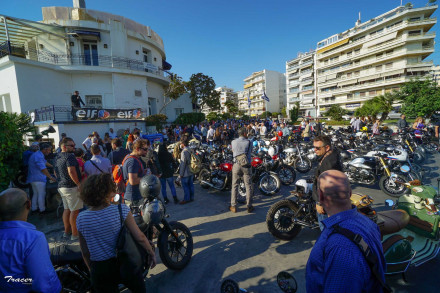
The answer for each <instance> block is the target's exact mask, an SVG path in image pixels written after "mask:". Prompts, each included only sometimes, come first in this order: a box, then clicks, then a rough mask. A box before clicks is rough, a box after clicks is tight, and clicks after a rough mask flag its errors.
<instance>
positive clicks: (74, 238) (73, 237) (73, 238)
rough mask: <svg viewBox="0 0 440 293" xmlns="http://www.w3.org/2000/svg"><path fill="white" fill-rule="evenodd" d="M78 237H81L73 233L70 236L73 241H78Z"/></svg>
mask: <svg viewBox="0 0 440 293" xmlns="http://www.w3.org/2000/svg"><path fill="white" fill-rule="evenodd" d="M78 238H79V237H78V236H73V235H72V236H71V237H70V240H71V241H76V240H78Z"/></svg>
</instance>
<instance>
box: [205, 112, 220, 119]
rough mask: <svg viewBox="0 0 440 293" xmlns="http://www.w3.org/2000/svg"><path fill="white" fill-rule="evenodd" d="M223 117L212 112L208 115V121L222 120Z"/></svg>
mask: <svg viewBox="0 0 440 293" xmlns="http://www.w3.org/2000/svg"><path fill="white" fill-rule="evenodd" d="M221 119H222V116H221V115H220V114H218V113H217V112H210V113H209V114H208V115H206V120H208V121H213V120H221Z"/></svg>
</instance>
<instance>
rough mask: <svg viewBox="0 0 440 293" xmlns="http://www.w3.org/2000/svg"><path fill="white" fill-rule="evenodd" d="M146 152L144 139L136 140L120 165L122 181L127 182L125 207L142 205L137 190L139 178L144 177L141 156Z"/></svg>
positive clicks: (139, 193)
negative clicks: (130, 151)
mask: <svg viewBox="0 0 440 293" xmlns="http://www.w3.org/2000/svg"><path fill="white" fill-rule="evenodd" d="M147 152H148V147H147V142H146V140H145V139H138V140H137V141H136V142H135V143H133V151H132V153H131V154H130V156H129V157H127V159H126V160H125V162H124V164H123V165H122V173H123V175H124V180H125V182H127V186H126V189H125V195H124V200H125V204H126V205H127V206H130V205H131V204H133V205H138V204H141V203H142V196H141V192H140V190H139V183H140V181H141V178H142V177H143V176H144V175H145V168H144V166H143V164H142V162H141V156H145V155H146V154H147Z"/></svg>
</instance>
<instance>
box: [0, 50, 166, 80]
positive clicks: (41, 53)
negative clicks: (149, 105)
mask: <svg viewBox="0 0 440 293" xmlns="http://www.w3.org/2000/svg"><path fill="white" fill-rule="evenodd" d="M10 48H11V49H8V44H7V42H5V43H3V44H0V58H2V57H4V56H7V55H11V56H15V57H20V58H24V59H27V60H33V61H37V62H42V63H46V64H52V65H58V66H90V68H91V69H92V68H93V67H92V66H99V67H106V68H117V69H128V70H134V71H142V72H148V73H150V74H153V75H155V76H159V77H161V78H162V79H165V80H167V81H169V78H168V77H165V76H164V72H166V71H164V70H163V69H162V68H159V67H157V66H155V65H153V64H151V63H146V62H142V60H136V59H130V58H125V57H117V56H108V55H94V54H61V53H52V52H50V51H47V50H35V49H27V50H25V48H24V46H15V45H13V44H12V43H11V44H10Z"/></svg>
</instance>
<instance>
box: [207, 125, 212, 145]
mask: <svg viewBox="0 0 440 293" xmlns="http://www.w3.org/2000/svg"><path fill="white" fill-rule="evenodd" d="M213 140H214V129H213V128H212V125H210V126H209V130H208V133H207V135H206V142H207V143H209V145H212V141H213Z"/></svg>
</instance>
